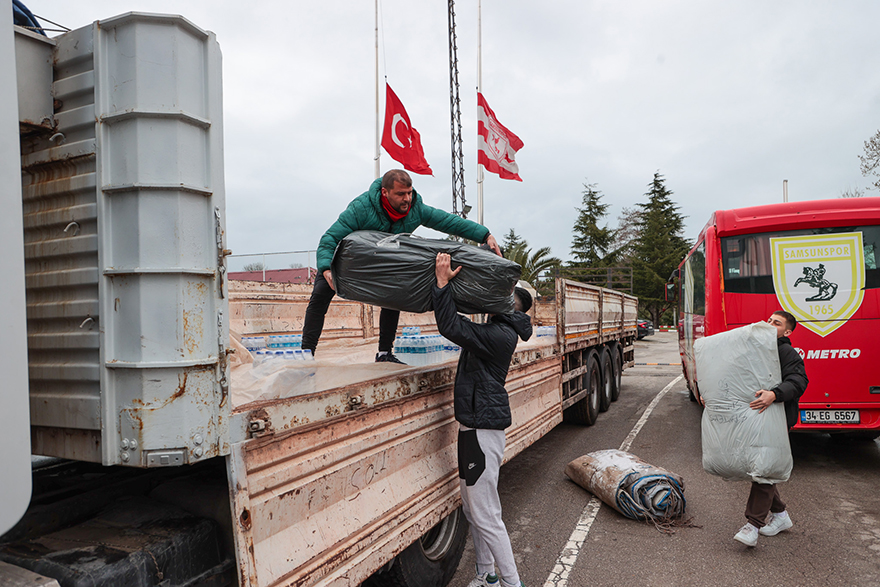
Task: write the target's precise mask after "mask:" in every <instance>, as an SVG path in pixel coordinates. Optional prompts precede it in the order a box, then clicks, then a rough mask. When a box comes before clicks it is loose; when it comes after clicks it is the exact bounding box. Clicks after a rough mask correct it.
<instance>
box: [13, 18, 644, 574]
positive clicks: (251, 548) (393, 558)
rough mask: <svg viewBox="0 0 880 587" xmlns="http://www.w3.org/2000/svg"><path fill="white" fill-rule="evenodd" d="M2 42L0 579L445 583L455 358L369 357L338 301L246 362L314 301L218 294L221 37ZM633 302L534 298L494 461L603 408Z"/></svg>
mask: <svg viewBox="0 0 880 587" xmlns="http://www.w3.org/2000/svg"><path fill="white" fill-rule="evenodd" d="M4 5H6V4H5V2H0V12H2V10H3V7H4ZM0 20H2V19H0ZM0 43H2V45H0V47H2V50H3V51H12V50H13V46H14V51H15V55H16V67H14V68H10V67H8V64H7V63H6V61H10V60H5V61H4V65H3V67H2V68H0V92H2V94H0V95H2V96H3V104H16V102H17V104H18V107H17V108H15V107H11V108H3V109H0V110H2V111H3V112H2V115H3V117H4V118H3V119H2V120H0V129H2V131H0V132H2V133H3V134H4V136H6V135H7V134H8V135H10V136H6V140H5V141H0V143H2V145H3V149H4V150H3V151H2V154H3V157H2V159H3V161H2V167H0V173H2V174H3V175H2V177H3V180H4V181H3V184H4V185H5V186H9V189H4V191H3V206H4V211H5V215H4V218H3V228H4V230H3V231H2V234H0V238H2V239H3V250H4V253H5V255H4V258H3V259H2V263H3V265H2V270H3V273H4V275H5V277H6V283H5V285H4V288H3V289H2V293H0V296H2V298H0V301H2V302H3V304H4V308H5V310H6V311H5V312H4V315H3V317H2V318H0V327H2V332H3V337H2V339H0V340H2V351H3V352H2V353H0V360H2V366H3V370H4V374H5V381H4V385H3V387H2V390H3V391H2V399H3V405H4V410H3V413H2V414H0V434H2V435H3V436H2V439H3V447H4V451H3V454H2V455H0V465H2V466H3V470H4V480H3V495H4V499H5V502H6V503H5V505H6V507H5V508H3V511H2V513H0V533H2V536H0V561H2V562H0V578H10V577H16V578H17V579H16V580H19V581H22V584H45V585H49V584H53V583H52V582H53V581H57V583H58V584H60V585H86V584H88V585H185V586H192V587H195V586H198V585H202V586H221V585H239V586H241V587H245V586H250V587H257V586H259V587H269V586H275V585H278V586H280V585H290V586H293V585H296V586H303V587H305V586H331V585H334V586H342V585H346V586H354V585H359V584H362V583H367V584H370V585H437V586H442V585H445V584H446V583H447V582H448V581H449V579H450V577H451V576H452V573H453V572H454V571H455V568H456V566H457V565H458V561H459V559H460V556H461V552H462V550H463V548H464V545H465V539H466V534H467V532H466V530H467V527H466V522H465V520H464V517H463V515H462V514H461V510H460V507H459V505H460V498H459V495H458V479H457V467H456V455H455V438H456V431H457V424H456V423H455V420H454V417H453V411H452V381H453V378H454V374H455V359H454V358H446V359H445V360H441V361H439V362H437V363H434V364H431V365H426V366H420V367H411V366H401V365H393V364H387V363H385V364H376V363H373V362H371V359H372V354H371V353H367V351H365V350H364V349H367V348H369V349H372V347H373V346H374V345H375V335H376V333H377V331H378V325H377V323H378V311H377V309H375V308H372V307H370V306H366V305H363V304H360V303H357V302H351V301H346V300H337V301H334V303H333V304H332V305H331V311H330V313H329V314H328V317H327V322H326V325H325V330H324V337H323V342H322V347H321V352H320V353H319V355H320V356H319V357H318V360H316V361H313V362H297V364H286V365H275V366H274V367H271V368H269V367H266V366H265V365H262V366H261V365H255V364H254V363H253V362H252V360H251V357H250V355H249V353H247V351H245V350H244V349H243V348H242V347H241V346H240V344H239V339H240V337H242V336H253V335H270V334H295V333H297V332H298V331H300V330H301V327H302V319H303V315H304V311H305V307H306V304H307V300H308V294H309V291H308V288H307V287H306V286H295V285H286V284H259V283H251V282H230V281H228V280H227V279H226V257H227V256H228V255H229V253H230V251H228V249H227V248H226V235H225V205H224V203H225V194H224V185H223V158H222V117H221V79H220V51H219V47H218V45H217V42H216V39H215V38H214V35H213V34H212V33H210V32H206V31H203V30H202V29H200V28H199V27H197V26H196V25H194V24H192V23H190V22H189V21H187V20H186V19H184V18H181V17H178V16H167V15H152V14H141V13H129V14H125V15H122V16H119V17H115V18H111V19H107V20H104V21H100V22H96V23H94V24H93V25H91V26H88V27H84V28H81V29H78V30H74V31H71V32H69V33H65V34H63V35H60V36H58V37H55V38H53V39H48V38H45V37H42V36H40V35H37V34H35V33H33V32H30V31H27V30H25V29H19V28H18V27H15V28H14V30H13V27H12V25H11V23H3V24H2V25H0ZM13 44H14V45H13ZM16 91H17V100H16V95H15V93H16ZM16 112H17V113H18V123H19V124H18V126H19V141H18V142H16V141H15V140H14V139H13V138H12V136H11V133H12V132H14V130H12V129H13V128H14V118H13V117H14V116H15V113H16ZM10 145H12V146H10ZM18 185H20V186H21V189H20V190H19V189H18V187H17V186H18ZM636 309H637V300H636V299H635V298H634V297H632V296H630V295H627V294H624V293H620V292H616V291H612V290H608V289H603V288H599V287H594V286H590V285H585V284H581V283H577V282H572V281H566V280H557V282H556V292H555V296H552V298H551V299H546V300H543V299H542V300H539V301H538V303H537V304H536V306H535V309H534V310H533V314H534V321H535V323H536V324H539V325H542V326H545V327H549V328H548V333H549V334H550V335H549V336H536V337H534V338H533V339H532V340H530V341H529V342H526V343H520V345H519V346H518V348H517V351H516V353H515V355H514V357H513V359H512V365H511V370H510V374H509V378H508V381H507V389H508V391H509V392H510V402H511V407H512V412H513V424H512V426H511V427H510V428H509V429H508V430H507V450H506V453H505V459H506V460H509V459H510V458H513V457H514V456H515V455H516V454H518V453H519V452H521V451H522V450H523V449H525V448H526V447H528V446H529V445H530V444H532V443H533V442H535V441H536V440H537V439H539V438H540V437H541V436H543V435H544V434H546V433H547V432H548V431H549V430H550V429H552V428H553V427H554V426H556V425H557V424H559V423H560V422H562V421H563V419H566V420H570V421H572V422H576V423H581V424H591V423H593V422H594V421H595V419H596V418H597V416H598V414H599V412H601V411H603V410H607V409H608V408H609V406H610V405H611V403H612V402H613V400H614V399H616V397H617V395H618V394H619V393H620V387H621V375H622V372H623V369H624V368H626V367H627V366H629V365H631V364H632V362H633V341H634V339H635V336H636ZM402 325H417V326H420V328H422V330H423V331H424V332H431V331H432V330H436V327H435V326H434V325H433V322H432V316H431V315H408V314H404V315H403V317H402ZM230 331H231V334H230ZM365 353H367V354H366V355H365ZM364 356H368V357H369V359H364V358H363V357H364ZM32 455H38V456H33V457H32ZM9 580H12V579H9ZM24 581H32V582H31V583H24ZM35 581H43V582H42V583H37V582H35ZM13 584H15V583H13Z"/></svg>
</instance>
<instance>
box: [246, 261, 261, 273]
mask: <svg viewBox="0 0 880 587" xmlns="http://www.w3.org/2000/svg"><path fill="white" fill-rule="evenodd" d="M265 268H266V266H265V265H263V264H262V263H260V262H259V261H258V262H256V263H248V264H247V265H245V266H244V267H243V268H242V269H243V270H244V271H262V270H263V269H265Z"/></svg>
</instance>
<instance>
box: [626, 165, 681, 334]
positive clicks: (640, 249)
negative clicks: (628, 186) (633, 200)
mask: <svg viewBox="0 0 880 587" xmlns="http://www.w3.org/2000/svg"><path fill="white" fill-rule="evenodd" d="M665 181H666V179H665V178H664V177H663V176H662V175H660V172H659V171H658V172H656V173H654V181H652V182H651V183H650V184H649V185H648V187H649V190H648V192H647V193H646V194H645V196H646V197H647V198H648V201H647V202H645V203H639V204H637V206H638V207H639V211H640V214H639V220H638V230H639V236H638V238H637V239H636V241H635V243H634V246H633V289H634V290H635V291H634V293H635V294H636V295H637V296H638V297H639V305H640V306H641V308H642V309H643V310H645V311H646V312H647V313H649V314H650V315H651V319H652V320H653V321H654V324H655V325H659V324H660V315H661V314H662V312H663V309H664V308H665V306H666V302H665V300H664V289H665V284H666V280H667V279H668V278H669V275H670V274H671V273H672V271H673V270H674V269H675V268H676V267H678V264H679V263H680V262H681V260H682V259H683V258H684V256H685V255H686V254H687V252H688V250H689V249H690V245H689V243H688V241H687V240H685V239H684V237H683V236H682V233H683V231H684V219H685V216H683V215H682V214H681V213H680V212H679V206H678V205H677V204H676V203H675V202H673V201H672V199H671V196H672V192H671V191H670V190H669V189H668V188H667V187H666V184H665Z"/></svg>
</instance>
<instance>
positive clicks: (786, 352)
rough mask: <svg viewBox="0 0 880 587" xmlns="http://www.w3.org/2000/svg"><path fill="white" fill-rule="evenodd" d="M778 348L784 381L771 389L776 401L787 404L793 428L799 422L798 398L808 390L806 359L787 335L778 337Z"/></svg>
mask: <svg viewBox="0 0 880 587" xmlns="http://www.w3.org/2000/svg"><path fill="white" fill-rule="evenodd" d="M776 348H777V349H778V350H779V366H780V367H782V383H780V384H779V385H777V386H776V387H774V388H773V389H772V390H771V391H772V392H773V393H775V394H776V401H778V402H784V404H785V420H786V423H787V424H788V427H789V428H791V427H792V426H794V425H795V424H797V419H798V400H799V399H800V397H801V396H802V395H804V392H805V391H806V390H807V384H808V383H809V382H810V380H809V379H807V371H806V369H805V368H804V360H803V359H802V358H801V356H800V355H799V354H798V352H797V351H796V350H794V349H793V348H792V346H791V340H789V338H788V337H787V336H782V337H779V338H777V339H776Z"/></svg>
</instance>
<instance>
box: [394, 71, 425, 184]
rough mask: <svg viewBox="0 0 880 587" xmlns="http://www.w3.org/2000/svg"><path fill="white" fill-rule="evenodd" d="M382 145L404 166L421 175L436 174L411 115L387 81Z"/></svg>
mask: <svg viewBox="0 0 880 587" xmlns="http://www.w3.org/2000/svg"><path fill="white" fill-rule="evenodd" d="M382 147H384V148H385V150H386V151H388V154H389V155H391V158H392V159H394V160H395V161H399V162H400V163H403V168H404V169H406V170H407V171H412V172H413V173H419V174H421V175H434V172H433V171H431V166H430V165H428V162H427V161H426V160H425V152H424V151H423V150H422V140H421V138H420V137H419V133H418V131H417V130H416V129H414V128H413V126H412V124H410V122H409V115H408V114H407V113H406V109H405V108H404V107H403V104H402V103H401V102H400V99H399V98H398V97H397V94H395V93H394V91H393V90H392V89H391V86H389V85H388V84H387V83H386V84H385V130H384V132H383V133H382Z"/></svg>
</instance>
